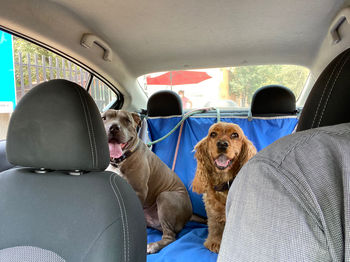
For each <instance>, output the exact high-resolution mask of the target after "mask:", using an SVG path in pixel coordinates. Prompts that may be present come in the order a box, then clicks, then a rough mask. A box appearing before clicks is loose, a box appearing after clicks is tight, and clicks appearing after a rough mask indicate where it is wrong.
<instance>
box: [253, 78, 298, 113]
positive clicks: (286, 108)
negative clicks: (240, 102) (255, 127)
mask: <svg viewBox="0 0 350 262" xmlns="http://www.w3.org/2000/svg"><path fill="white" fill-rule="evenodd" d="M296 112H297V111H296V107H295V96H294V94H293V92H292V91H291V90H290V89H289V88H286V87H284V86H279V85H268V86H263V87H261V88H259V89H258V90H256V91H255V93H254V95H253V97H252V103H251V114H252V116H277V115H295V114H296Z"/></svg>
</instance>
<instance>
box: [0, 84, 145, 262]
mask: <svg viewBox="0 0 350 262" xmlns="http://www.w3.org/2000/svg"><path fill="white" fill-rule="evenodd" d="M6 147H7V148H6V149H7V156H8V160H9V161H10V163H12V164H14V165H16V166H20V167H16V168H12V169H9V170H6V171H4V172H2V173H1V175H0V210H1V211H0V221H1V222H0V236H1V237H0V261H11V262H17V261H18V262H19V261H38V262H44V261H45V262H46V261H47V262H48V261H50V262H55V261H60V262H61V261H67V262H68V261H72V262H78V261H86V262H87V261H91V262H92V261H94V262H96V261H100V262H103V261H145V259H146V243H147V240H146V224H145V219H144V215H143V210H142V207H141V204H140V201H139V199H138V198H137V196H136V194H135V192H134V191H133V190H132V188H131V186H130V185H129V184H128V183H127V182H126V181H125V180H124V179H122V178H121V177H120V176H118V175H117V174H115V173H113V172H109V171H104V170H105V168H106V167H107V166H108V163H109V151H108V150H109V149H108V144H107V137H106V133H105V130H104V126H103V122H102V120H101V116H100V113H99V111H98V109H97V106H96V104H95V103H94V101H93V100H92V98H91V97H90V95H89V94H88V93H87V92H86V91H85V90H84V89H83V88H81V87H80V86H79V85H77V84H75V83H72V82H69V81H66V80H51V81H49V82H45V83H42V84H39V85H38V86H36V87H35V88H33V89H32V90H30V91H29V92H28V94H26V95H25V96H24V97H23V98H22V100H21V101H20V102H19V104H18V105H17V107H16V109H15V111H14V113H13V115H12V117H11V120H10V125H9V129H8V136H7V145H6Z"/></svg>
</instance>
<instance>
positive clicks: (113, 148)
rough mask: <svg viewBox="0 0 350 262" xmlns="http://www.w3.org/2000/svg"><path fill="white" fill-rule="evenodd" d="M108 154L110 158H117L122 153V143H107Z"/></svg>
mask: <svg viewBox="0 0 350 262" xmlns="http://www.w3.org/2000/svg"><path fill="white" fill-rule="evenodd" d="M108 145H109V155H110V157H112V158H119V157H121V156H122V155H123V151H122V145H121V144H117V143H109V144H108Z"/></svg>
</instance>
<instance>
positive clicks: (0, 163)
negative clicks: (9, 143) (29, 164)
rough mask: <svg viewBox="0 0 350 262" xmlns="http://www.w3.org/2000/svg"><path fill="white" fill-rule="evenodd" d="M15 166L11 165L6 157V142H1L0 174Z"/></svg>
mask: <svg viewBox="0 0 350 262" xmlns="http://www.w3.org/2000/svg"><path fill="white" fill-rule="evenodd" d="M12 167H13V165H11V164H10V163H9V161H8V160H7V157H6V141H5V140H1V141H0V172H2V171H4V170H7V169H10V168H12Z"/></svg>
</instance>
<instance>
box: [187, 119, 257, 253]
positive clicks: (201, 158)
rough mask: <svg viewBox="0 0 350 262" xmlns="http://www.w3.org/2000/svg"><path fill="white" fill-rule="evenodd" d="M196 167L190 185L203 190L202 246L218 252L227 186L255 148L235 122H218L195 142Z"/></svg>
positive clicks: (254, 151) (200, 192) (223, 221)
mask: <svg viewBox="0 0 350 262" xmlns="http://www.w3.org/2000/svg"><path fill="white" fill-rule="evenodd" d="M195 150H196V153H195V157H196V159H197V170H196V175H195V177H194V180H193V182H192V188H193V191H194V192H197V193H199V194H203V200H204V204H205V209H206V212H207V216H208V231H209V234H208V238H207V239H206V241H205V242H204V246H205V247H207V248H208V249H209V250H211V251H213V252H216V253H218V252H219V249H220V243H221V238H222V233H223V230H224V226H225V221H226V219H225V204H226V198H227V193H228V190H229V187H230V185H231V183H232V181H233V179H234V178H235V177H236V175H237V173H238V171H239V170H240V169H241V167H242V166H243V165H244V164H245V163H246V162H247V161H248V160H249V159H250V158H252V157H253V156H254V155H255V154H256V149H255V147H254V145H253V144H252V142H250V141H249V140H248V139H247V138H246V136H245V135H244V133H243V131H242V129H241V128H240V127H239V126H238V125H235V124H232V123H225V122H219V123H217V124H214V125H212V126H211V127H210V129H209V132H208V136H206V137H205V138H203V139H202V140H201V141H199V142H198V144H197V145H196V146H195Z"/></svg>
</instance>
